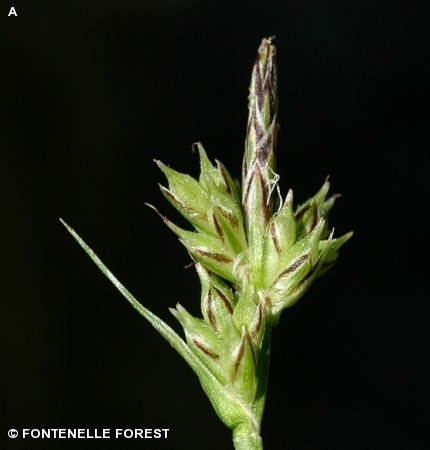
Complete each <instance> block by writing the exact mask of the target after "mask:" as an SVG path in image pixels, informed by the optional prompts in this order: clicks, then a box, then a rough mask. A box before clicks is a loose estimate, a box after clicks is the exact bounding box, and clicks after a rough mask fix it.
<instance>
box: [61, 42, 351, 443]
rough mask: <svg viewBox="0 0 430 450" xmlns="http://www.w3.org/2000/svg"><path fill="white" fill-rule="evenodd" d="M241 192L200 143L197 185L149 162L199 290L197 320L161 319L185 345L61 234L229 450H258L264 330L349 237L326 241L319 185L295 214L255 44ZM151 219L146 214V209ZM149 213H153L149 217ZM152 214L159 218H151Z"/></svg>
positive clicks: (267, 49)
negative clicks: (201, 405) (183, 223)
mask: <svg viewBox="0 0 430 450" xmlns="http://www.w3.org/2000/svg"><path fill="white" fill-rule="evenodd" d="M248 108H249V117H248V126H247V133H246V140H245V153H244V157H243V166H242V183H241V184H240V183H238V182H235V181H234V180H233V178H232V177H231V176H230V174H229V172H228V171H227V169H226V168H225V167H224V165H223V164H222V163H221V162H219V161H216V165H215V166H214V165H212V163H211V162H210V161H209V159H208V156H207V155H206V152H205V150H204V148H203V146H202V145H201V144H200V143H197V144H196V147H197V149H198V152H199V155H200V177H199V179H198V180H196V179H193V178H192V177H190V176H188V175H185V174H182V173H179V172H176V171H175V170H173V169H171V168H170V167H168V166H167V165H165V164H163V163H162V162H160V161H155V162H156V164H157V166H158V167H159V168H160V169H161V171H162V172H163V173H164V175H165V176H166V178H167V181H168V187H164V186H161V185H160V189H161V192H162V193H163V195H164V196H165V197H166V199H167V200H168V201H169V202H170V203H171V204H172V205H173V207H174V208H176V209H177V210H178V211H179V212H180V213H181V214H182V215H183V216H184V218H185V219H186V220H187V221H188V222H190V224H191V225H192V226H193V227H194V231H188V230H184V229H182V228H179V227H178V226H176V225H174V224H173V223H172V222H170V220H169V219H167V218H166V217H164V216H162V215H161V214H160V216H161V218H162V220H163V221H164V223H165V224H166V225H167V226H168V227H169V228H170V229H171V230H172V231H173V232H174V233H175V234H176V235H177V236H178V237H179V240H180V242H181V243H182V244H183V245H184V246H185V247H186V249H187V251H188V253H189V255H190V256H191V259H192V261H193V263H194V265H195V268H196V270H197V274H198V276H199V278H200V282H201V312H202V316H203V318H196V317H193V316H192V315H191V314H190V313H189V312H188V311H187V310H186V309H185V308H184V307H183V306H181V305H180V304H179V303H178V304H176V307H175V308H173V309H170V311H171V312H172V314H173V315H174V316H175V318H176V319H177V320H178V321H179V322H180V324H181V325H182V327H183V329H184V334H185V339H183V338H182V337H180V336H179V335H178V334H177V333H176V332H175V331H173V329H172V328H171V327H170V326H169V325H167V324H166V323H165V322H163V321H162V320H161V319H159V318H158V317H157V316H155V315H154V314H153V313H151V312H150V311H149V310H148V309H146V308H145V307H144V306H143V305H141V304H140V303H139V302H138V301H137V300H136V299H135V298H134V297H133V296H132V295H131V293H130V292H129V291H127V289H126V288H125V287H124V286H123V285H122V284H121V283H120V282H119V281H118V280H117V279H116V278H115V276H114V275H113V274H112V273H111V272H110V271H109V270H108V268H107V267H106V266H105V265H104V264H103V263H102V261H101V260H100V259H99V258H98V257H97V255H96V254H95V253H94V252H93V251H92V250H91V249H90V248H89V247H88V245H87V244H86V243H85V242H84V241H83V240H82V239H81V238H80V237H79V236H78V235H77V234H76V232H75V231H74V230H73V229H72V228H71V227H69V226H68V225H67V224H65V223H64V222H63V223H64V225H65V226H66V227H67V229H68V230H69V231H70V233H71V234H72V235H73V237H74V238H75V239H76V240H77V241H78V242H79V244H80V245H81V246H82V247H83V249H84V250H85V251H86V252H87V253H88V255H89V256H90V257H91V258H92V260H93V261H94V262H95V263H96V265H97V266H98V267H99V268H100V269H101V271H102V272H103V273H104V274H105V275H106V276H107V277H108V278H109V279H110V281H111V282H112V283H113V284H114V285H115V286H116V287H117V289H118V290H119V291H120V292H121V293H122V294H123V295H124V297H125V298H126V299H127V300H128V301H129V302H130V303H131V304H132V305H133V306H134V308H136V309H137V311H138V312H139V313H140V314H142V316H143V317H144V318H145V319H147V320H148V321H149V322H150V323H151V324H152V325H153V326H154V327H155V329H156V330H158V332H159V333H160V334H161V335H162V336H163V337H164V338H165V339H166V340H167V341H168V342H169V343H170V344H171V345H172V346H173V348H174V349H175V350H176V351H177V352H178V353H179V354H180V355H181V356H182V357H183V358H184V359H185V361H186V362H187V363H188V364H189V366H190V367H191V368H192V369H193V370H194V372H195V373H196V375H197V376H198V378H199V380H200V383H201V385H202V387H203V389H204V391H205V393H206V394H207V396H208V397H209V400H210V402H211V403H212V406H213V407H214V409H215V411H216V413H217V415H218V416H219V418H220V419H221V420H222V422H223V423H224V424H225V425H226V426H227V427H229V428H230V429H231V430H232V431H233V442H234V447H235V449H237V450H257V449H262V448H263V443H262V439H261V434H260V429H261V422H262V417H263V411H264V405H265V399H266V390H267V378H268V369H269V359H270V344H271V329H272V327H274V326H275V325H277V323H278V321H279V317H280V314H281V312H282V310H284V309H285V308H287V307H289V306H291V305H293V304H294V303H295V302H296V301H297V300H298V299H299V298H300V297H301V296H302V295H303V294H304V292H305V291H306V290H307V289H308V288H309V286H310V285H311V284H312V282H313V281H314V280H315V279H316V278H318V277H319V276H320V275H322V274H323V273H325V272H326V271H327V270H328V269H330V268H331V267H332V266H333V264H334V263H335V261H336V258H337V256H338V250H339V248H340V246H341V245H342V244H344V243H345V242H346V241H347V240H348V239H349V238H350V237H351V235H352V233H347V234H345V235H343V236H342V237H339V238H335V237H334V236H333V230H332V231H330V229H329V228H328V224H327V215H328V212H329V211H330V209H331V208H332V206H333V204H334V202H335V199H336V197H337V196H336V195H334V196H332V197H329V198H327V193H328V190H329V181H328V179H327V180H326V181H325V182H324V184H323V185H322V187H321V189H320V190H319V191H318V192H317V194H316V195H315V196H314V197H312V198H310V199H309V200H307V201H306V202H305V203H303V204H302V205H300V206H298V207H297V208H296V209H294V208H293V192H292V191H291V190H290V191H289V192H288V193H287V195H286V197H285V199H282V197H281V194H280V192H279V186H278V180H279V175H278V174H277V173H276V158H275V156H276V154H275V149H276V140H277V139H276V138H277V132H278V123H277V110H278V97H277V70H276V48H275V46H274V45H273V44H272V39H271V38H269V39H263V41H262V43H261V45H260V47H259V49H258V56H257V59H256V61H255V64H254V67H253V71H252V77H251V85H250V93H249V104H248ZM148 206H150V207H151V208H153V209H154V210H156V209H155V208H154V207H153V206H151V205H148ZM156 211H157V210H156ZM157 212H158V211H157Z"/></svg>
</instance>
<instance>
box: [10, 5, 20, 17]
mask: <svg viewBox="0 0 430 450" xmlns="http://www.w3.org/2000/svg"><path fill="white" fill-rule="evenodd" d="M7 16H8V17H9V16H15V17H18V14H17V12H16V10H15V8H14V7H13V6H12V8H10V11H9V14H8V15H7Z"/></svg>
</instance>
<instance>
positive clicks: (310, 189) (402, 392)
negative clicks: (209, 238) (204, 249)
mask: <svg viewBox="0 0 430 450" xmlns="http://www.w3.org/2000/svg"><path fill="white" fill-rule="evenodd" d="M101 3H102V4H103V6H101ZM10 6H11V5H10V4H7V5H6V4H2V6H1V8H0V17H1V21H0V60H1V62H0V96H1V97H0V114H1V115H0V155H1V164H0V232H1V240H0V242H1V244H0V300H1V314H0V330H1V334H0V342H1V346H0V352H1V354H0V357H1V371H0V382H1V383H0V386H1V387H0V395H1V398H0V400H1V403H0V405H1V406H0V408H1V411H0V413H1V417H0V420H1V422H0V425H1V427H0V436H1V437H0V441H1V442H3V441H4V442H3V443H1V444H0V445H1V448H7V449H30V448H39V446H40V448H42V447H43V448H49V449H50V448H55V449H57V448H61V449H78V448H82V446H83V445H84V444H85V445H86V446H88V448H94V449H98V448H103V449H119V448H121V449H122V448H124V449H126V448H130V449H134V448H136V449H137V448H154V449H157V448H160V449H161V448H162V449H176V448H184V449H185V448H187V449H201V448H207V449H219V448H226V449H227V448H232V444H231V432H230V430H228V429H227V428H226V427H224V425H222V423H221V422H220V421H219V420H218V419H217V417H216V415H215V413H214V412H213V410H212V408H211V406H210V404H209V402H208V400H207V399H206V397H205V395H204V393H203V392H202V389H201V387H200V386H199V383H198V380H197V378H196V376H195V375H194V374H193V373H192V371H191V370H190V369H189V368H188V367H187V365H186V364H185V363H184V362H183V361H182V360H181V358H180V357H179V356H178V355H177V354H176V353H175V352H174V351H173V350H172V349H171V348H170V346H169V345H168V344H167V343H166V342H165V341H164V340H163V339H162V338H161V337H160V336H158V335H157V333H156V331H155V330H154V329H153V328H152V327H151V326H150V325H149V324H148V323H147V322H146V321H145V320H144V319H143V318H142V317H141V316H139V315H138V314H137V312H135V311H134V310H133V309H132V308H131V307H130V305H129V304H128V303H127V302H126V300H125V299H123V298H122V297H121V295H120V294H119V293H118V292H117V291H116V289H115V288H114V287H113V286H112V285H111V284H110V283H109V281H108V280H107V279H106V278H105V277H104V276H103V275H102V274H101V272H99V270H98V269H97V268H96V266H95V265H94V264H93V263H92V262H91V261H90V259H89V258H88V257H87V256H86V255H85V253H84V252H83V251H82V249H81V248H79V246H78V245H77V244H76V242H75V241H74V240H73V239H72V237H71V236H70V235H69V234H68V233H67V231H66V230H65V229H64V227H63V226H62V225H61V224H60V222H59V220H58V218H59V217H62V218H63V219H64V220H66V221H67V222H68V223H69V224H70V225H72V226H73V227H74V228H75V230H76V231H77V232H78V233H79V234H80V235H81V236H82V237H83V238H84V239H85V240H86V242H87V243H88V244H89V245H90V246H91V247H92V248H93V249H94V250H95V251H96V252H97V253H98V254H99V256H100V257H101V258H102V260H103V261H104V262H105V263H106V264H107V266H108V267H109V268H110V269H111V270H112V271H113V273H114V274H115V275H116V276H117V277H118V278H119V279H120V280H121V281H122V282H123V283H124V284H125V286H126V287H127V288H128V289H129V290H130V291H131V292H132V293H133V294H134V295H135V296H136V297H137V298H138V299H139V300H140V301H141V302H142V303H143V304H144V305H145V306H147V307H148V308H149V309H151V310H152V311H153V312H154V313H156V314H157V315H159V316H160V317H161V318H162V319H163V320H165V321H167V322H168V323H169V324H171V325H172V326H173V327H174V328H175V329H176V330H178V331H179V332H180V327H178V326H177V324H176V321H175V319H174V318H173V317H172V316H171V315H170V313H169V312H168V307H173V306H174V305H175V304H176V302H180V303H181V304H183V305H184V306H185V307H186V308H187V309H188V310H189V311H190V312H192V313H194V314H196V315H198V314H199V298H200V297H199V295H200V294H199V282H198V278H197V275H196V274H195V272H194V270H193V269H192V268H191V269H184V268H183V267H184V266H185V265H186V264H188V263H189V262H190V260H189V257H188V255H187V253H186V251H185V249H184V248H183V247H182V246H181V245H180V243H179V242H178V241H177V239H176V237H175V236H174V235H173V234H172V233H171V232H170V231H169V230H168V229H167V228H166V227H165V226H164V225H163V223H162V222H161V221H160V219H159V218H158V217H157V216H156V215H155V214H154V213H153V211H151V210H150V209H148V208H146V207H145V206H144V202H145V201H146V202H150V203H152V204H154V205H156V206H157V207H158V208H159V209H160V211H161V212H162V213H164V214H166V215H168V216H169V217H170V218H171V219H172V220H174V221H176V222H177V223H178V224H181V225H184V222H183V221H182V219H181V218H180V217H179V215H178V214H177V213H176V212H175V211H174V210H173V209H172V208H171V207H170V205H168V203H167V202H166V201H165V200H164V198H163V197H162V195H161V194H160V192H159V190H158V186H157V183H158V182H160V183H164V184H165V180H164V176H163V174H162V173H161V172H160V171H159V170H158V169H157V168H156V166H155V164H154V163H153V162H152V159H153V158H157V159H160V160H162V161H163V162H165V163H166V164H168V165H170V166H171V167H173V168H175V169H177V170H180V171H183V172H186V173H189V174H191V175H193V176H197V175H198V158H197V156H196V154H193V153H192V152H191V143H192V142H195V141H198V140H200V141H202V142H203V144H204V146H205V148H206V150H207V152H208V154H209V156H210V158H211V159H212V160H213V159H214V158H217V159H220V160H221V161H223V162H224V164H225V165H226V166H227V168H228V169H229V170H230V172H231V173H232V175H233V176H236V177H238V176H239V175H240V166H241V159H242V152H243V142H244V137H245V128H246V121H247V95H248V85H249V79H250V74H251V69H252V64H253V61H254V59H255V56H256V51H257V48H258V46H259V43H260V41H261V39H262V38H263V37H267V36H271V35H276V40H275V44H276V45H277V48H278V67H279V97H280V109H279V120H280V123H281V131H280V134H279V147H278V172H279V173H280V175H281V182H280V183H281V188H282V191H283V194H284V195H285V193H286V191H287V189H288V188H290V187H291V188H293V189H294V194H295V201H296V202H303V201H304V200H306V199H307V198H308V197H309V196H311V195H313V194H314V193H315V192H316V191H317V190H318V189H319V187H320V186H321V184H322V183H323V181H324V179H325V177H326V175H328V174H329V175H330V176H331V181H332V192H340V193H342V195H343V196H342V198H341V199H340V200H339V201H338V202H337V204H336V207H335V208H334V210H333V213H332V214H331V224H332V225H334V226H335V227H336V234H337V235H340V234H343V233H345V232H347V231H349V230H351V229H353V230H354V232H355V235H354V237H353V239H352V240H351V241H350V242H348V243H347V244H346V245H345V247H344V248H342V251H341V255H340V258H339V260H338V263H337V264H336V266H335V268H334V269H332V271H331V272H330V273H329V274H327V275H326V276H324V277H323V278H321V279H319V280H318V281H317V282H316V283H315V284H314V285H313V286H312V288H311V289H310V291H309V292H308V293H307V294H306V295H305V297H304V298H303V299H301V300H300V301H299V302H298V303H297V304H296V305H294V307H292V308H291V309H288V310H286V311H284V313H283V316H282V319H281V321H280V324H279V326H278V327H277V328H276V329H275V330H274V336H273V353H272V355H273V356H272V365H271V373H270V379H269V389H268V401H267V407H266V413H265V417H264V421H263V428H262V436H263V441H264V444H265V449H275V448H286V449H323V448H330V449H385V448H387V449H390V450H391V449H397V448H399V449H404V448H413V449H427V448H429V446H430V439H429V426H430V412H429V399H430V398H429V395H428V392H427V388H428V387H427V385H428V375H429V372H428V360H429V329H430V307H429V287H430V283H429V274H428V270H429V263H428V259H427V254H428V250H429V239H428V234H429V233H430V227H429V220H428V219H429V217H428V216H429V200H430V198H429V187H428V181H429V175H430V164H429V157H428V152H429V142H430V140H429V131H430V127H429V88H428V77H429V70H428V69H429V52H430V48H429V40H428V31H427V27H428V17H429V12H430V11H429V4H428V2H426V1H421V2H420V1H410V0H404V1H396V0H393V1H390V2H388V1H387V2H384V1H381V0H380V1H352V2H345V1H328V2H321V1H315V0H313V1H312V0H308V1H302V2H297V1H295V2H293V1H290V0H287V1H285V0H279V1H274V0H266V1H256V0H254V1H245V0H242V1H239V0H231V1H223V0H206V1H202V0H157V1H155V0H152V1H147V0H140V1H134V0H125V1H113V0H109V1H104V2H96V1H90V0H86V1H85V2H84V1H73V2H56V3H54V2H44V1H38V2H23V1H21V2H15V3H13V6H15V8H16V10H17V12H18V17H16V18H15V17H10V18H8V17H7V14H8V11H9V8H10ZM9 428H17V429H19V430H21V429H22V428H89V429H94V428H98V429H101V428H111V429H115V428H169V429H170V432H169V437H168V439H167V440H158V441H156V440H152V441H145V442H141V441H135V440H127V441H126V440H115V439H110V440H98V441H95V440H94V441H82V440H81V441H79V442H78V441H77V440H75V441H73V440H61V441H59V440H57V441H55V440H49V441H48V440H45V441H44V442H41V441H40V440H39V441H36V440H23V439H21V438H18V439H15V440H12V439H8V438H7V436H6V435H7V430H8V429H9Z"/></svg>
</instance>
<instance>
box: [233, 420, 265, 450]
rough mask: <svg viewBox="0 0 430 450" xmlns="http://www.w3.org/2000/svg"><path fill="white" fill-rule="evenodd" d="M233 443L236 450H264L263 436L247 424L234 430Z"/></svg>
mask: <svg viewBox="0 0 430 450" xmlns="http://www.w3.org/2000/svg"><path fill="white" fill-rule="evenodd" d="M233 443H234V448H235V449H236V450H263V441H262V439H261V436H260V435H259V434H258V433H256V432H255V430H253V429H250V427H249V426H247V424H245V423H244V424H242V425H239V426H238V427H236V428H235V429H234V431H233Z"/></svg>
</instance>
